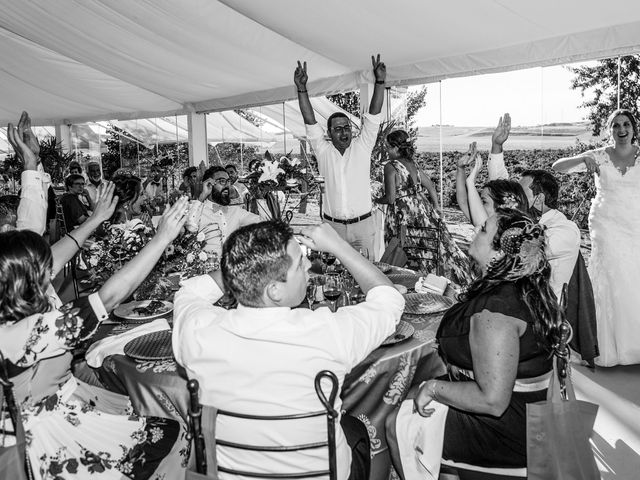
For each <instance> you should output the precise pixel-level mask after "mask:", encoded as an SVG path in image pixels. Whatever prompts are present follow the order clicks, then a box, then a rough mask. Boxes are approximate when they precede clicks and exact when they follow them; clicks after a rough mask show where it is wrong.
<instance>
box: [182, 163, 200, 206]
mask: <svg viewBox="0 0 640 480" xmlns="http://www.w3.org/2000/svg"><path fill="white" fill-rule="evenodd" d="M197 185H198V169H197V168H196V167H189V168H187V169H185V171H184V173H183V174H182V183H181V184H180V186H179V187H178V190H180V191H181V192H182V193H184V194H185V195H187V196H188V197H189V200H195V199H197V198H198V194H197V192H196V190H197Z"/></svg>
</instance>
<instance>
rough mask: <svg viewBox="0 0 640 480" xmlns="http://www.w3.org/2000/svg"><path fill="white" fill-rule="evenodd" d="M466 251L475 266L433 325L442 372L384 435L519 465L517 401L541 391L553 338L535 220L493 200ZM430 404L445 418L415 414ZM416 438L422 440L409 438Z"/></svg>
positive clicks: (554, 309) (522, 444)
mask: <svg viewBox="0 0 640 480" xmlns="http://www.w3.org/2000/svg"><path fill="white" fill-rule="evenodd" d="M469 254H470V255H471V257H472V259H473V260H474V262H475V263H476V264H477V266H478V267H479V270H480V271H481V272H482V273H481V275H480V276H479V277H478V278H477V279H476V280H475V281H474V282H473V283H472V284H471V285H470V286H469V288H468V290H467V291H466V292H465V293H464V294H463V295H462V296H461V302H460V303H457V304H456V305H454V306H453V307H451V308H450V309H449V310H448V311H447V312H446V313H445V314H444V316H443V318H442V321H441V323H440V326H439V328H438V332H437V333H436V338H437V340H438V343H439V353H440V356H441V358H442V359H443V361H444V363H445V364H446V366H447V370H448V375H444V376H442V377H439V378H437V379H432V380H428V381H426V382H423V384H421V386H420V388H419V390H418V393H417V395H416V396H415V398H414V399H413V401H411V400H408V401H406V402H404V403H403V405H402V407H401V408H400V410H399V412H398V413H397V414H396V415H397V420H396V419H395V416H394V417H392V418H391V419H390V420H389V422H388V430H387V435H388V436H389V434H390V433H391V435H392V436H395V437H396V438H397V439H398V440H400V445H410V447H411V448H414V447H415V450H413V452H414V453H413V455H414V456H415V451H416V450H418V448H419V447H420V446H421V447H422V451H423V452H428V451H429V449H430V448H431V449H433V448H434V447H433V446H435V445H438V444H439V443H438V440H441V441H442V445H443V450H442V458H444V459H447V460H452V461H454V462H459V463H460V462H462V463H467V464H471V465H481V466H485V467H513V468H521V467H526V465H527V442H526V405H527V404H528V403H531V402H537V401H541V400H544V399H545V398H546V395H547V392H546V391H547V387H548V384H549V379H550V378H551V373H552V367H553V365H552V355H551V352H552V349H553V346H554V345H556V344H557V342H558V340H559V337H558V322H559V319H560V317H559V312H558V308H559V307H558V302H557V300H556V298H555V295H554V294H553V291H552V289H551V287H550V285H549V277H550V271H551V268H550V266H549V262H548V261H547V258H546V255H545V235H544V227H543V226H542V225H539V224H537V223H534V222H533V221H532V220H531V219H530V218H529V217H528V216H527V215H526V214H524V213H522V212H520V211H518V210H514V209H502V208H499V209H498V210H497V211H496V213H495V215H493V216H491V217H489V219H488V220H487V221H486V222H485V224H484V225H482V227H481V229H480V230H479V231H478V233H477V234H476V236H475V238H474V239H473V242H472V244H471V246H470V248H469ZM433 414H435V415H436V416H439V417H436V418H439V419H442V415H444V416H445V418H444V421H443V422H441V423H437V422H434V421H431V422H430V421H429V420H432V419H429V420H425V421H424V422H421V421H420V419H421V417H431V416H432V415H433ZM429 425H433V426H431V427H430V426H429ZM438 425H441V426H443V430H442V429H440V428H438V427H437V426H438ZM434 426H435V427H434ZM423 427H424V428H423ZM416 428H418V431H422V433H420V434H418V433H417V432H418V431H417V430H415V429H416ZM389 432H390V433H389ZM412 435H414V436H412ZM416 438H420V439H421V440H420V441H423V442H425V444H424V445H418V444H417V443H414V440H415V439H416ZM405 439H406V441H405ZM395 443H396V442H390V445H391V444H395ZM418 443H419V442H418ZM401 448H402V447H401ZM418 451H419V450H418ZM392 453H393V455H394V463H395V464H396V465H398V464H401V468H402V469H404V470H405V471H404V473H405V475H406V476H405V477H403V478H413V477H410V475H407V474H408V473H409V472H408V470H410V469H411V465H408V464H407V463H406V462H404V463H403V462H401V461H400V459H399V455H402V453H403V451H401V452H397V451H394V452H392ZM405 453H406V452H405ZM438 454H439V452H434V455H435V458H437V459H438V460H439V458H440V457H439V456H438ZM413 463H414V464H415V462H413Z"/></svg>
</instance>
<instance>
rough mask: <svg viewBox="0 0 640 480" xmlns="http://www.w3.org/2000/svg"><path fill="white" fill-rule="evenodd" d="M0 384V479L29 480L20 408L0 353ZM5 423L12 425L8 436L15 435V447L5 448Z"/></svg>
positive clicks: (29, 472) (29, 473) (29, 474)
mask: <svg viewBox="0 0 640 480" xmlns="http://www.w3.org/2000/svg"><path fill="white" fill-rule="evenodd" d="M0 383H1V384H2V390H1V391H0V438H1V439H2V443H1V444H0V478H11V479H15V480H27V478H28V479H31V478H32V476H31V471H30V469H29V466H28V463H27V461H28V460H27V456H26V442H25V435H24V427H23V426H22V421H21V420H20V408H19V407H18V406H17V405H16V402H15V398H14V396H13V390H12V387H13V383H11V381H10V380H9V376H8V374H7V369H6V365H5V361H4V357H3V356H2V352H0ZM7 423H12V424H13V432H11V434H10V435H11V436H13V435H15V439H16V443H15V445H10V446H5V439H6V436H7V433H8V432H7V431H6V430H5V429H6V427H7Z"/></svg>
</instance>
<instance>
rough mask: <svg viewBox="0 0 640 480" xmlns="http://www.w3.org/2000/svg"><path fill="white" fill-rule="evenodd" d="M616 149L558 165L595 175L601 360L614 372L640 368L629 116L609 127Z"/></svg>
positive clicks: (639, 226) (632, 122)
mask: <svg viewBox="0 0 640 480" xmlns="http://www.w3.org/2000/svg"><path fill="white" fill-rule="evenodd" d="M607 126H608V128H609V133H610V136H611V139H612V141H613V145H611V146H607V147H604V148H599V149H596V150H591V151H588V152H585V153H583V154H580V155H577V156H575V157H568V158H561V159H560V160H558V161H557V162H555V163H554V164H553V168H554V169H555V170H557V171H560V172H567V173H573V172H585V171H587V172H589V173H592V174H594V175H595V177H594V179H595V184H596V189H597V193H596V196H595V198H594V199H593V202H592V203H591V211H590V213H589V232H590V234H591V258H590V261H589V274H590V276H591V281H592V283H593V294H594V297H595V302H596V318H597V322H598V343H599V347H600V356H599V357H598V358H596V364H597V365H600V366H606V367H610V366H613V365H628V364H634V363H640V292H638V285H639V284H640V166H638V164H637V162H638V158H639V155H638V154H639V153H640V147H638V146H637V140H638V126H637V122H636V119H635V118H634V116H633V114H632V113H631V112H630V111H629V110H616V111H614V112H613V113H612V114H611V115H610V116H609V120H608V121H607Z"/></svg>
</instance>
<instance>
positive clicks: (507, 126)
mask: <svg viewBox="0 0 640 480" xmlns="http://www.w3.org/2000/svg"><path fill="white" fill-rule="evenodd" d="M510 132H511V115H509V114H508V113H505V114H504V115H503V116H502V117H500V120H498V126H497V127H496V129H495V130H494V131H493V135H491V144H492V145H494V144H495V145H498V146H500V147H502V144H503V143H504V142H506V141H507V139H508V138H509V133H510Z"/></svg>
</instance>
